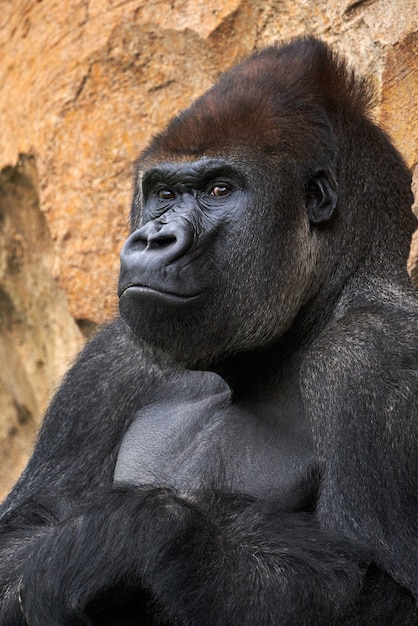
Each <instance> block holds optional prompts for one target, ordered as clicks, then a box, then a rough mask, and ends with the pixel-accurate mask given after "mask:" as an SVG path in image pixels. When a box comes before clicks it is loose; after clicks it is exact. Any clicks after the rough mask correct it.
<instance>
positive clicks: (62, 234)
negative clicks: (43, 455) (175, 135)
mask: <svg viewBox="0 0 418 626" xmlns="http://www.w3.org/2000/svg"><path fill="white" fill-rule="evenodd" d="M417 32H418V13H417V11H416V0H323V1H319V0H296V1H295V0H280V2H278V1H277V0H221V1H215V0H171V1H170V2H168V1H163V0H124V1H123V2H117V3H116V2H113V0H95V1H94V2H90V1H89V0H69V1H68V2H66V3H65V8H63V3H62V2H60V1H59V0H48V2H46V1H45V0H43V1H42V0H26V1H25V2H15V1H14V0H4V1H3V2H2V11H1V13H0V57H1V59H2V62H1V64H0V83H1V85H2V89H1V90H0V120H1V149H0V167H6V166H14V165H15V164H16V162H17V161H18V159H19V154H21V153H24V154H27V155H32V156H33V157H34V158H35V159H36V168H35V160H33V159H29V160H24V159H23V160H21V161H20V162H19V165H18V166H17V168H14V167H13V168H12V169H7V170H6V171H5V172H3V175H2V176H3V178H2V181H3V182H2V185H3V187H4V185H5V186H6V187H5V188H6V191H7V193H6V195H7V198H8V200H7V202H8V203H9V204H8V205H7V206H8V207H9V209H8V213H7V219H6V222H4V223H3V222H2V224H3V227H4V228H5V226H4V224H5V223H7V224H8V226H7V229H6V230H3V231H2V233H3V234H2V249H1V252H0V263H1V267H2V268H3V269H2V271H1V274H0V294H1V293H3V292H4V293H5V294H6V296H4V297H3V300H2V304H1V307H2V311H6V313H7V314H6V313H2V315H6V317H5V319H6V320H7V323H6V325H3V326H2V329H3V330H2V332H1V335H0V344H1V347H0V350H1V351H2V354H3V355H4V358H6V357H7V359H8V361H7V362H9V364H10V367H9V371H10V373H9V374H8V375H7V376H8V378H7V376H6V374H4V376H3V378H1V377H0V409H1V408H3V412H2V415H3V416H4V417H2V424H3V435H4V437H3V440H2V439H1V437H2V436H3V435H0V455H1V454H2V452H1V450H3V451H5V450H6V447H7V446H6V442H7V441H9V440H10V441H16V442H18V441H19V442H22V441H23V443H19V444H18V443H16V444H13V445H14V446H15V447H14V448H10V450H12V449H13V450H16V452H13V453H12V452H10V451H9V452H4V454H8V455H9V456H8V457H7V459H8V461H7V465H8V466H12V465H13V464H14V463H15V462H16V463H18V465H19V466H20V465H21V461H20V460H18V459H21V458H23V456H24V455H25V454H26V453H27V450H28V445H29V444H28V443H27V441H29V438H26V439H25V438H20V437H19V436H18V435H9V434H8V433H10V432H12V431H13V432H15V431H14V428H15V427H16V429H17V430H16V432H18V433H20V432H21V431H22V430H24V431H25V432H26V431H27V432H28V434H30V433H33V432H34V430H35V424H36V423H37V420H38V419H39V415H40V412H41V410H42V408H43V406H44V405H45V401H46V398H47V397H48V396H49V394H50V392H51V389H52V385H53V381H54V380H56V376H55V374H58V373H60V372H62V369H63V368H62V367H61V365H62V364H65V363H67V362H68V360H69V359H70V358H71V356H72V355H73V354H74V352H75V350H76V348H77V346H79V345H80V333H79V331H78V329H77V327H76V325H75V323H74V320H76V321H77V323H78V325H79V328H81V329H82V331H83V332H84V333H88V332H90V331H91V329H94V327H95V326H96V325H97V324H100V323H102V322H104V321H106V320H108V319H110V318H111V317H112V316H113V315H114V313H115V311H116V306H117V300H116V296H115V292H116V283H117V274H118V265H119V263H118V252H119V250H120V248H121V245H122V242H123V240H124V238H125V236H126V234H127V231H128V213H129V201H130V187H131V183H130V173H131V167H132V163H133V162H134V159H135V158H136V156H137V154H138V153H139V151H140V150H141V149H142V147H143V146H144V145H145V143H146V142H147V141H148V139H149V138H150V136H151V135H152V134H154V133H155V132H156V131H158V130H159V129H161V128H162V127H163V126H164V124H165V123H166V121H167V120H168V119H169V118H170V117H171V116H172V115H173V114H174V113H176V112H177V111H178V110H179V109H181V108H183V107H186V106H187V105H188V104H189V103H190V102H191V101H192V100H193V99H194V98H195V97H196V96H198V95H199V94H200V93H201V92H202V91H204V90H205V89H206V88H207V87H209V86H210V85H211V84H212V82H213V81H214V80H215V79H216V78H217V76H218V75H219V73H220V72H221V71H222V70H224V69H227V68H228V67H229V66H231V65H233V64H234V63H235V62H236V61H237V60H238V59H240V58H241V57H243V56H245V55H246V54H248V53H249V52H251V51H252V50H253V49H255V48H256V47H261V46H264V45H266V44H270V43H272V42H274V41H277V40H282V39H287V38H289V37H291V36H295V35H301V34H304V33H313V34H317V35H320V36H321V37H323V38H324V39H325V40H326V41H328V42H329V43H331V44H333V45H335V47H336V48H337V49H338V50H340V51H341V52H342V53H343V54H344V55H345V56H346V57H348V58H349V59H350V60H351V61H352V62H353V63H354V64H355V65H356V67H358V69H359V70H360V71H361V72H363V73H365V74H367V75H368V76H370V78H371V80H372V83H373V85H374V87H375V90H376V103H375V108H374V115H375V117H376V119H377V120H378V121H380V122H381V123H382V124H383V125H384V127H385V128H386V129H387V131H388V132H389V133H390V135H391V136H392V137H393V139H394V141H395V143H396V144H397V145H398V146H399V148H400V149H401V150H402V152H403V153H404V155H405V158H406V159H407V162H408V164H409V165H410V166H411V167H413V166H414V165H415V164H416V163H417V160H418V157H417V145H418V141H417V134H418V130H417V125H416V100H417V63H416V55H417ZM22 168H23V169H22ZM28 168H29V169H30V172H29V170H28ZM35 174H36V175H37V177H38V179H39V182H38V183H37V182H36V181H35V178H36V177H35ZM4 177H6V178H4ZM22 177H23V178H22ZM34 177H35V178H34ZM28 180H32V183H30V184H29V182H28ZM22 181H24V182H22ZM25 181H26V182H25ZM33 181H35V182H33ZM22 185H23V186H22ZM31 185H32V187H31ZM3 187H2V189H3ZM29 188H31V189H32V191H30V192H29V191H28V189H29ZM36 190H37V192H38V193H39V202H38V200H37V199H36V194H35V195H33V194H34V193H35V191H36ZM28 194H32V196H31V198H32V200H31V202H32V204H31V202H29V200H28V197H29V196H28ZM2 197H3V196H2ZM10 203H11V204H10ZM13 203H15V207H16V215H13V211H12V210H11V209H10V207H11V206H12V205H13ZM17 207H19V208H17ZM29 207H30V208H29ZM18 215H23V216H24V217H25V219H24V220H23V221H22V220H20V221H19V219H18V217H17V216H18ZM26 218H27V219H29V218H30V220H32V221H33V224H34V225H36V228H35V230H34V231H33V233H32V234H30V233H29V230H28V229H29V225H28V223H27V220H26ZM29 242H30V245H29ZM34 242H36V245H34ZM417 248H418V246H417ZM417 259H418V256H417V254H416V253H415V249H413V252H412V256H411V259H410V264H409V267H410V271H414V272H415V270H414V268H415V267H416V266H417V265H418V263H417ZM32 270H33V271H34V272H35V274H36V276H37V278H36V281H35V282H34V281H33V280H32V277H31V275H30V274H28V272H31V271H32ZM13 272H14V273H13ZM415 274H418V272H415ZM415 274H414V275H415ZM2 319H3V317H2ZM17 320H20V321H17ZM47 327H48V328H47ZM8 328H9V330H7V329H8ZM10 329H11V330H10ZM19 333H23V334H19ZM12 353H13V354H15V356H14V357H12V356H10V355H11V354H12ZM38 357H39V358H38ZM13 359H15V360H13ZM37 362H39V363H40V362H42V366H37V365H36V363H37ZM6 378H7V380H6ZM19 381H21V382H19ZM18 407H23V409H22V408H20V409H19V408H18ZM19 411H20V413H19ZM19 415H20V417H19ZM28 415H30V416H31V417H30V418H29V417H28ZM25 416H26V417H25ZM19 420H20V421H19ZM23 422H24V424H23ZM2 441H3V443H4V445H3V447H2V444H1V442H2ZM17 446H21V448H19V449H20V450H21V452H18V447H17ZM13 455H14V456H13ZM5 458H6V457H5ZM0 460H1V456H0ZM8 480H9V478H7V479H5V481H6V482H7V481H8ZM6 482H5V484H6ZM0 489H1V485H0Z"/></svg>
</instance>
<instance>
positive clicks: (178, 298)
mask: <svg viewBox="0 0 418 626" xmlns="http://www.w3.org/2000/svg"><path fill="white" fill-rule="evenodd" d="M200 295H201V294H200V293H197V294H180V293H175V292H172V291H167V290H165V289H161V288H160V287H151V286H149V285H139V284H132V285H128V286H127V287H125V288H123V287H122V288H119V301H120V303H121V305H122V304H123V302H124V301H125V300H134V301H135V304H136V306H140V304H141V303H143V302H146V301H147V300H150V301H154V302H156V303H157V302H160V303H166V304H186V303H188V302H191V301H193V300H196V299H197V298H198V297H199V296H200Z"/></svg>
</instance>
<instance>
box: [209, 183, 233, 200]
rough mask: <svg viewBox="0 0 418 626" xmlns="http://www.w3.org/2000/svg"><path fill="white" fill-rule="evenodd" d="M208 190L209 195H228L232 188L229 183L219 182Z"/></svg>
mask: <svg viewBox="0 0 418 626" xmlns="http://www.w3.org/2000/svg"><path fill="white" fill-rule="evenodd" d="M209 192H210V195H211V196H217V197H220V196H229V195H230V194H231V192H232V189H231V187H230V186H229V185H226V184H225V183H220V184H219V185H213V187H211V188H210V191H209Z"/></svg>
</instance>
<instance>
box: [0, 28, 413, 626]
mask: <svg viewBox="0 0 418 626" xmlns="http://www.w3.org/2000/svg"><path fill="white" fill-rule="evenodd" d="M368 100H369V93H368V88H367V86H366V84H365V83H364V81H362V80H359V79H356V78H355V76H354V75H353V74H352V72H351V71H350V70H349V69H348V68H347V67H346V66H345V64H344V63H343V62H342V61H341V59H339V58H337V57H336V56H335V54H334V53H332V51H331V50H330V49H329V48H328V47H327V46H326V45H325V44H323V43H321V42H320V41H318V40H316V39H314V38H311V37H308V38H305V39H304V38H302V39H297V40H295V41H293V42H291V43H289V44H287V45H284V46H281V47H274V46H273V47H270V48H267V49H266V50H264V51H261V52H259V53H256V54H254V55H253V56H251V57H250V58H249V59H247V60H246V61H244V62H243V63H242V64H240V65H238V66H237V67H235V68H233V69H232V70H230V71H229V72H227V73H226V74H224V75H223V76H222V77H221V78H220V80H219V81H218V82H217V83H216V84H215V85H214V86H213V88H212V89H210V90H209V91H208V92H207V93H205V94H203V96H202V97H201V98H199V99H198V100H197V101H196V102H195V103H193V104H192V105H191V107H189V108H188V109H187V110H186V111H183V112H182V113H180V114H179V115H178V116H176V117H175V118H174V119H173V120H172V121H171V122H170V124H169V125H168V126H167V128H166V129H165V130H164V131H162V132H161V133H160V134H159V135H157V136H156V137H154V138H153V140H152V141H151V143H150V145H149V146H148V147H147V148H146V149H145V151H144V152H143V153H142V155H141V156H140V158H139V159H138V163H137V168H136V173H135V178H134V194H133V203H132V211H131V235H130V236H129V238H128V240H127V242H126V244H125V246H124V248H123V250H122V253H121V273H120V281H119V296H120V313H121V316H120V317H119V318H118V319H116V320H115V321H114V322H113V323H112V324H110V325H108V326H106V327H105V328H103V329H102V330H101V331H100V332H99V333H98V334H97V335H96V337H94V338H93V339H92V341H91V342H89V343H88V344H87V346H86V347H85V348H84V350H83V351H82V352H81V354H80V356H79V358H78V360H77V362H76V363H75V365H74V366H73V367H72V368H71V369H70V371H69V373H68V375H67V376H66V378H65V380H64V381H63V383H62V385H61V386H60V388H59V390H58V392H57V393H56V395H55V397H54V399H53V401H52V402H51V405H50V407H49V409H48V412H47V414H46V416H45V420H44V423H43V425H42V429H41V432H40V436H39V440H38V442H37V445H36V447H35V450H34V453H33V455H32V457H31V459H30V461H29V464H28V466H27V468H26V470H25V472H24V473H23V475H22V477H21V478H20V480H19V482H18V483H17V485H16V486H15V488H14V489H13V491H12V492H11V494H10V495H9V497H8V498H7V499H6V501H5V502H4V503H3V506H2V509H1V517H0V531H1V532H0V626H82V625H84V626H134V625H135V626H137V625H138V624H141V626H142V625H144V626H174V625H176V626H197V625H198V626H235V625H240V626H254V625H257V626H277V625H280V626H299V625H301V626H363V625H364V626H365V625H366V624H370V625H372V624H376V625H379V626H411V625H412V624H417V623H418V611H417V601H418V593H417V589H418V557H417V555H418V515H417V508H418V491H417V485H418V455H417V441H418V408H417V406H418V405H417V397H418V344H417V335H418V299H417V292H416V289H415V288H414V287H413V285H412V284H411V282H410V280H409V277H408V275H407V273H406V270H405V267H406V259H407V256H408V252H409V245H410V238H411V235H412V232H413V231H414V229H415V227H416V223H415V219H414V218H413V216H412V213H411V210H410V206H411V203H412V196H411V191H410V174H409V172H408V170H407V168H406V166H405V164H404V163H403V161H402V159H401V157H400V156H399V154H398V153H397V152H396V150H395V149H394V147H393V146H392V144H391V143H390V141H389V140H388V138H387V137H386V135H385V134H384V133H383V132H382V131H381V130H379V129H378V128H377V127H376V126H375V125H374V124H373V123H372V122H371V121H370V120H369V118H368V115H367V109H368Z"/></svg>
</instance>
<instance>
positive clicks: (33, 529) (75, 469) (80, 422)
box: [0, 320, 160, 626]
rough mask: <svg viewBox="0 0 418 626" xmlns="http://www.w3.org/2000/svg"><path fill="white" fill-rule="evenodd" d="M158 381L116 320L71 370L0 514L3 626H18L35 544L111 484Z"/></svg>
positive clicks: (154, 368)
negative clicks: (132, 424) (21, 591)
mask: <svg viewBox="0 0 418 626" xmlns="http://www.w3.org/2000/svg"><path fill="white" fill-rule="evenodd" d="M159 375H160V372H159V370H158V368H157V366H155V365H153V366H150V365H149V363H148V362H147V360H146V356H145V355H144V354H142V352H140V351H139V348H138V345H137V344H135V342H134V341H132V340H131V337H130V335H129V331H127V330H126V327H125V326H124V324H123V323H122V322H121V321H119V320H118V321H116V322H114V323H112V324H111V325H110V326H108V327H107V328H105V329H103V330H102V331H101V332H100V333H99V334H98V335H97V336H96V337H95V338H94V339H93V340H92V341H91V342H90V343H89V344H88V345H87V346H86V348H85V349H84V350H83V352H82V353H81V355H80V357H79V359H78V360H77V363H76V364H75V365H74V366H73V368H72V369H71V370H70V371H69V373H68V375H67V376H66V379H65V381H64V383H63V385H62V386H61V387H60V389H59V391H58V393H57V395H56V396H55V398H54V400H53V402H52V403H51V406H50V408H49V410H48V413H47V415H46V417H45V420H44V423H43V426H42V428H41V432H40V436H39V440H38V443H37V445H36V447H35V450H34V453H33V455H32V458H31V460H30V462H29V464H28V466H27V468H26V470H25V472H24V473H23V475H22V477H21V478H20V480H19V481H18V483H17V485H16V486H15V488H14V489H13V491H12V492H11V494H10V495H9V496H8V498H7V499H6V501H5V502H4V503H3V505H2V508H1V517H0V624H1V625H2V626H6V625H8V624H10V625H12V624H13V626H17V625H18V624H19V623H20V622H19V619H20V617H19V618H18V615H19V614H20V611H19V607H18V599H17V590H18V586H19V583H20V580H21V576H22V567H23V563H24V562H25V560H26V559H27V558H30V557H31V554H32V550H33V545H34V544H35V543H36V541H38V539H39V538H40V537H43V536H44V534H45V533H46V532H47V531H49V530H50V528H51V525H54V524H55V523H56V522H57V521H58V520H60V519H63V518H65V517H66V516H68V514H69V512H71V511H72V510H73V509H74V507H78V506H79V505H80V503H81V502H82V501H83V500H86V501H88V500H89V498H90V497H91V496H94V494H95V491H97V488H98V487H99V486H100V485H108V486H110V485H111V484H112V482H113V470H114V464H115V461H116V456H117V452H118V446H119V442H120V440H121V438H122V436H123V433H124V431H125V430H126V428H127V426H128V424H129V421H130V420H131V419H132V416H133V415H134V413H135V410H136V409H137V408H138V407H140V406H141V398H143V397H144V396H146V394H147V392H148V391H149V388H150V387H152V386H153V385H155V384H156V381H157V380H158V376H159ZM58 506H59V508H58ZM61 554H62V552H61Z"/></svg>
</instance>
